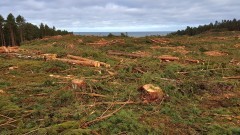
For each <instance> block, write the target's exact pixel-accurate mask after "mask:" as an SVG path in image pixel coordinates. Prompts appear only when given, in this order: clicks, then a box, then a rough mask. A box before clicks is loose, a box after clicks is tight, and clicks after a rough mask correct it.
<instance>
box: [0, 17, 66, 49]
mask: <svg viewBox="0 0 240 135" xmlns="http://www.w3.org/2000/svg"><path fill="white" fill-rule="evenodd" d="M66 34H70V33H69V32H68V31H65V30H63V31H62V30H56V28H55V27H54V26H53V28H50V27H49V26H48V25H47V24H43V23H41V24H40V26H39V27H38V26H36V25H33V24H31V23H28V22H26V20H25V19H24V17H22V16H21V15H18V16H17V17H16V18H15V17H14V16H13V14H11V13H10V14H9V15H8V16H7V18H6V19H4V18H3V16H2V15H0V46H15V45H20V43H21V42H23V41H26V40H33V39H37V38H43V37H45V36H54V35H66Z"/></svg>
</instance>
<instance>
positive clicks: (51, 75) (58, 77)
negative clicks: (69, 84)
mask: <svg viewBox="0 0 240 135" xmlns="http://www.w3.org/2000/svg"><path fill="white" fill-rule="evenodd" d="M49 76H50V77H52V78H56V79H66V80H69V79H74V78H75V76H73V75H67V76H60V75H53V74H50V75H49Z"/></svg>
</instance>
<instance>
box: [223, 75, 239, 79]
mask: <svg viewBox="0 0 240 135" xmlns="http://www.w3.org/2000/svg"><path fill="white" fill-rule="evenodd" d="M223 79H240V76H230V77H223Z"/></svg>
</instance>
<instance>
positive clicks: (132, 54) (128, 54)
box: [108, 51, 147, 58]
mask: <svg viewBox="0 0 240 135" xmlns="http://www.w3.org/2000/svg"><path fill="white" fill-rule="evenodd" d="M108 54H109V55H116V56H127V57H132V58H143V57H147V56H146V55H141V54H134V53H126V52H116V51H108Z"/></svg>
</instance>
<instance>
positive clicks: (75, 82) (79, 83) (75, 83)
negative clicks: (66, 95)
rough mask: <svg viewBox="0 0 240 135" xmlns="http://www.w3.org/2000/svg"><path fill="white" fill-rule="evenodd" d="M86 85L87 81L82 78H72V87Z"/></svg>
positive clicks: (77, 87) (80, 87)
mask: <svg viewBox="0 0 240 135" xmlns="http://www.w3.org/2000/svg"><path fill="white" fill-rule="evenodd" d="M85 87H86V82H85V81H84V80H81V79H74V80H72V88H73V89H82V88H85Z"/></svg>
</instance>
